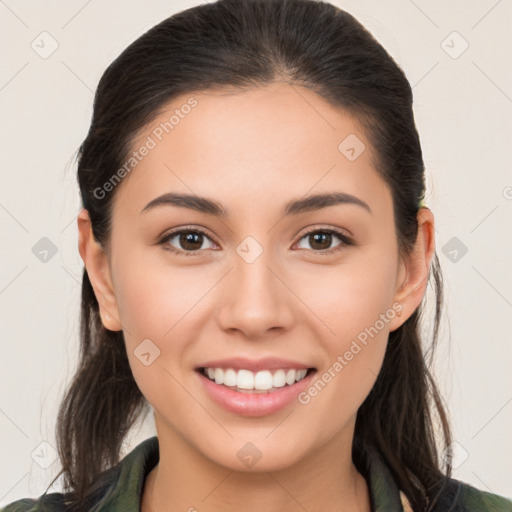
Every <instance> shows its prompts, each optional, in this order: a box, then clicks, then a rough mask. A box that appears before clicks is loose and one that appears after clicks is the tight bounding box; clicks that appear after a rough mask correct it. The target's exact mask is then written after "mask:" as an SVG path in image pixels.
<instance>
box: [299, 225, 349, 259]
mask: <svg viewBox="0 0 512 512" xmlns="http://www.w3.org/2000/svg"><path fill="white" fill-rule="evenodd" d="M336 238H337V239H338V240H340V241H341V243H338V244H337V245H335V246H334V247H332V246H331V244H332V243H333V241H335V240H336ZM300 240H301V241H302V240H306V242H307V243H308V244H309V247H299V248H300V249H312V250H313V252H319V253H323V254H330V253H332V252H335V251H337V250H340V249H343V248H344V247H345V246H348V245H352V244H353V242H352V240H351V239H350V238H349V237H348V236H347V235H345V234H344V233H341V232H339V231H337V230H334V229H316V230H315V231H309V232H308V233H306V234H305V235H303V236H302V238H301V239H300ZM300 243H301V242H300V241H299V244H300Z"/></svg>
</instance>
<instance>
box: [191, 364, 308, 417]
mask: <svg viewBox="0 0 512 512" xmlns="http://www.w3.org/2000/svg"><path fill="white" fill-rule="evenodd" d="M196 373H197V374H198V375H199V377H200V379H201V382H202V383H203V386H204V388H205V390H206V392H207V393H208V394H209V395H210V397H211V398H212V399H213V400H215V402H217V403H218V404H219V405H221V406H222V407H224V409H226V410H228V411H230V412H233V413H235V414H240V415H242V416H266V415H268V414H272V413H275V412H277V411H280V410H281V409H283V408H285V407H286V406H287V405H289V404H290V403H291V402H293V401H294V400H295V399H296V398H297V396H298V395H299V393H301V392H302V391H303V390H304V389H305V388H307V387H308V386H309V385H310V382H311V380H312V378H313V377H314V375H315V374H316V371H312V372H311V373H309V374H308V375H307V376H306V377H304V378H303V379H302V380H301V381H299V382H296V383H295V384H292V385H291V386H288V385H286V386H283V387H282V388H279V389H277V390H276V391H271V392H270V393H243V392H240V391H235V390H234V389H230V388H228V387H226V386H224V385H221V384H216V383H215V382H214V381H212V380H210V379H209V378H208V377H206V376H205V375H203V374H202V373H201V372H200V371H196Z"/></svg>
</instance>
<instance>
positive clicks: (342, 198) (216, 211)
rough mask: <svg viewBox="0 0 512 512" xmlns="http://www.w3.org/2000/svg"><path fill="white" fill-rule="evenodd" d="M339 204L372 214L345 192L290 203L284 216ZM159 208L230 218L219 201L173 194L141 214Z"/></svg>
mask: <svg viewBox="0 0 512 512" xmlns="http://www.w3.org/2000/svg"><path fill="white" fill-rule="evenodd" d="M337 204H351V205H356V206H360V207H362V208H363V209H365V210H367V211H368V212H369V213H370V214H372V210H371V208H370V207H369V206H368V204H367V203H365V202H364V201H363V200H362V199H359V198H358V197H356V196H353V195H351V194H346V193H344V192H332V193H324V194H314V195H310V196H307V197H304V198H301V199H298V200H293V201H290V202H288V203H287V204H286V205H285V206H284V208H283V212H282V216H283V217H284V216H287V215H298V214H300V213H304V212H310V211H314V210H320V209H322V208H327V207H329V206H334V205H337ZM158 206H175V207H181V208H188V209H190V210H194V211H197V212H199V213H206V214H208V215H213V216H215V217H222V218H226V217H228V216H229V212H228V210H226V209H224V207H223V206H222V205H221V204H220V203H218V202H217V201H214V200H212V199H208V198H206V197H200V196H196V195H192V194H176V193H173V192H169V193H167V194H163V195H161V196H158V197H156V198H155V199H153V200H152V201H150V202H149V203H148V204H147V205H146V206H145V207H144V208H143V209H142V211H141V214H142V213H144V212H147V211H149V210H151V209H153V208H156V207H158Z"/></svg>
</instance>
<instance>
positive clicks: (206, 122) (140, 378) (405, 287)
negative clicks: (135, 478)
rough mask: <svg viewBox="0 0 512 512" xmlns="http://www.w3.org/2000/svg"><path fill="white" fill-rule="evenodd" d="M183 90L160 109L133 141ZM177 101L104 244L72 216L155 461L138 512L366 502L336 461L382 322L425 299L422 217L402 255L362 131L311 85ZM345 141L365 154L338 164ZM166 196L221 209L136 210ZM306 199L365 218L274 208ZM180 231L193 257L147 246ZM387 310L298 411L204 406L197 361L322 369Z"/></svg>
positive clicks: (278, 85)
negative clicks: (140, 354)
mask: <svg viewBox="0 0 512 512" xmlns="http://www.w3.org/2000/svg"><path fill="white" fill-rule="evenodd" d="M190 96H191V95H188V96H183V97H181V98H176V99H175V100H174V101H173V102H172V103H170V104H169V108H168V110H166V111H165V112H164V113H162V114H161V115H160V116H159V117H158V118H157V119H155V121H154V122H153V123H151V125H150V126H148V127H147V129H146V130H145V131H144V133H142V134H140V137H139V139H138V140H137V141H135V143H134V145H133V147H134V148H137V147H140V144H141V141H144V140H145V139H146V137H147V136H148V135H150V134H151V133H152V131H153V130H154V128H155V127H157V126H158V125H159V123H161V122H163V121H166V120H168V119H169V116H170V115H171V114H172V112H173V110H174V109H175V108H179V106H180V105H183V104H184V103H185V102H186V101H187V99H188V98H189V97H190ZM193 97H194V98H195V99H196V100H197V102H198V104H197V106H196V107H195V108H194V109H193V110H192V111H191V112H190V113H189V114H188V115H187V116H185V117H184V118H183V119H181V120H180V122H179V124H177V125H176V126H175V127H174V129H173V130H172V132H170V133H169V134H167V135H166V136H165V137H163V139H162V141H160V142H159V143H158V145H157V146H156V147H155V148H153V149H152V150H151V151H150V152H149V154H148V155H147V156H146V157H145V158H144V159H143V160H142V161H141V162H140V163H139V164H138V165H137V166H136V168H135V169H134V170H133V171H132V172H131V173H130V174H129V175H128V176H127V177H126V178H125V179H124V180H123V182H122V183H121V184H120V185H118V189H117V190H116V191H115V192H116V197H115V201H114V207H113V223H112V226H113V230H112V238H111V240H110V242H111V243H110V245H109V246H108V249H105V250H104V248H102V247H101V246H100V245H99V244H98V243H97V242H96V241H95V240H94V238H93V236H92V232H91V229H90V222H89V220H88V215H87V211H86V210H82V211H81V212H80V214H79V217H78V228H79V250H80V254H81V256H82V259H83V261H84V264H85V266H86V268H87V271H88V274H89V277H90V279H91V283H92V285H93V288H94V290H95V293H96V296H97V298H98V301H99V303H100V307H101V315H102V321H103V323H104V326H105V327H106V328H107V329H110V330H120V329H123V331H124V336H125V340H126V347H127V353H128V357H129V361H130V365H131V368H132V372H133V375H134V378H135V380H136V382H137V385H138V386H139V388H140V389H141V391H142V393H143V394H144V396H145V397H146V399H147V400H148V401H149V403H150V404H151V405H152V406H153V408H154V411H155V424H156V429H157V434H158V438H159V442H160V462H159V464H158V465H157V466H156V468H155V469H154V470H153V471H152V472H151V473H150V475H149V477H148V479H147V480H146V485H145V488H144V495H143V501H142V510H143V511H144V512H149V511H155V510H159V511H167V510H169V511H170V510H189V509H192V510H193V507H195V509H197V510H200V511H201V512H203V511H206V512H208V511H214V510H223V511H228V512H229V511H234V510H240V509H242V507H243V510H245V511H249V512H250V511H253V510H254V511H256V510H258V511H259V510H267V511H270V512H273V511H282V510H287V511H292V512H294V511H299V510H300V511H303V510H304V509H306V510H308V511H311V512H313V511H320V510H322V511H327V510H328V511H331V510H337V511H347V512H348V511H369V510H370V503H369V496H368V488H367V485H366V481H365V480H364V478H363V477H362V475H360V474H359V473H358V472H357V470H356V468H355V466H354V465H353V463H352V459H351V446H352V440H353V433H354V424H355V418H356V414H357V410H358V408H359V406H360V405H361V404H362V402H363V401H364V399H365V398H366V396H367V395H368V393H369V392H370V390H371V388H372V386H373V384H374V383H375V380H376V378H377V375H378V373H379V371H380V368H381V365H382V361H383V357H384V353H385V349H386V344H387V339H388V334H389V332H390V331H392V330H394V329H396V328H398V327H399V326H400V325H401V324H402V323H403V322H405V320H406V319H407V318H408V317H409V316H410V315H411V314H412V313H413V312H414V310H415V309H416V308H417V307H418V305H419V304H420V302H421V299H422V298H423V295H424V293H425V289H426V284H427V276H428V269H429V265H430V261H431V259H432V256H433V253H434V244H435V242H434V218H433V215H432V212H431V211H430V210H428V209H427V208H421V209H420V210H419V212H418V222H419V231H418V237H417V241H416V245H415V248H414V250H413V251H412V253H411V254H410V255H409V256H407V257H406V258H401V257H400V256H399V252H398V245H397V239H396V232H395V226H394V221H393V204H392V198H391V193H390V191H389V189H388V187H387V185H386V184H385V182H384V181H383V180H382V179H381V178H380V176H379V175H378V174H377V172H376V171H375V169H374V167H373V164H372V161H373V158H374V156H375V155H373V154H372V150H371V147H370V143H369V141H368V139H367V137H366V135H365V133H364V132H363V131H362V129H361V128H360V127H359V125H358V123H357V120H356V119H355V118H353V117H351V116H350V115H348V114H347V113H346V112H344V111H342V110H341V109H339V108H335V107H333V106H331V105H330V104H329V103H327V102H326V101H325V100H324V99H323V98H321V97H320V96H318V95H316V94H315V93H314V92H312V91H311V90H309V89H306V88H303V87H299V86H291V85H289V84H287V83H283V82H275V83H273V84H270V85H267V86H264V87H258V88H255V89H251V90H247V91H244V92H240V91H237V92H233V91H226V90H224V91H217V92H201V93H195V94H193ZM349 134H355V135H356V136H357V137H358V138H359V139H360V140H361V141H362V142H363V143H364V144H365V146H366V150H365V151H363V153H362V154H361V155H360V156H359V157H358V158H357V159H355V160H354V161H350V160H349V159H347V158H346V156H345V155H344V154H343V153H342V152H340V151H339V150H338V145H339V144H340V142H341V141H343V140H344V139H345V137H347V136H348V135H349ZM171 191H172V192H179V193H189V194H196V195H198V196H206V197H208V198H211V199H214V200H215V201H217V202H219V203H221V204H222V205H223V207H224V208H226V209H227V210H228V212H229V216H228V217H226V218H224V219H220V218H216V217H214V216H212V215H208V214H205V213H199V212H195V211H192V210H188V209H186V208H183V207H173V206H162V207H157V208H154V209H151V210H149V211H146V212H145V213H141V210H142V209H143V208H144V206H145V205H146V204H147V203H148V202H149V201H151V200H152V199H154V198H155V197H157V196H159V195H161V194H163V193H165V192H171ZM321 192H345V193H349V194H352V195H354V196H356V197H358V198H359V199H361V200H363V201H365V202H366V203H367V204H368V205H369V206H370V208H371V212H368V211H366V210H365V209H364V208H362V207H360V206H357V205H351V204H340V205H334V206H329V207H327V208H323V209H320V210H316V211H309V212H305V213H301V214H299V215H291V216H287V217H283V216H282V213H281V212H282V209H283V205H284V204H285V203H287V202H288V201H291V200H295V199H300V198H302V197H303V196H305V195H310V194H315V193H321ZM181 227H184V228H187V229H193V228H194V227H198V228H202V229H203V230H205V231H206V232H207V234H208V236H206V237H202V238H201V237H200V238H199V241H198V242H196V244H195V245H194V246H186V245H185V246H184V245H183V244H181V245H180V239H179V237H174V238H173V239H171V240H168V241H167V242H166V245H167V246H171V247H174V248H176V249H181V250H182V251H186V250H188V251H189V252H193V248H194V247H197V248H198V249H197V250H195V253H196V255H195V256H187V255H180V254H175V253H172V252H170V251H168V250H166V249H165V248H164V246H163V245H159V244H158V241H159V240H160V239H161V238H162V236H163V235H164V234H167V233H169V232H170V231H171V229H173V228H181ZM313 228H315V229H317V230H318V231H322V229H323V230H325V229H338V230H341V231H342V232H344V233H346V234H347V235H348V236H349V237H350V238H352V239H353V242H354V244H353V245H344V244H343V242H342V241H341V240H340V239H338V238H337V236H335V235H333V237H332V239H331V240H330V241H329V240H327V241H324V242H321V243H319V242H317V243H316V244H315V240H314V239H312V237H308V236H306V237H304V234H305V233H307V232H308V231H310V230H311V229H313ZM199 236H200V235H199ZM248 236H251V237H253V238H254V239H255V240H256V241H257V242H258V244H259V245H260V246H261V248H262V250H263V252H262V254H261V255H260V256H259V257H258V258H256V259H255V261H253V262H252V263H248V262H247V261H245V260H244V259H243V258H242V257H240V256H239V254H238V253H237V252H236V249H237V247H238V246H239V245H240V244H241V242H242V241H243V240H244V239H245V238H246V237H248ZM189 247H192V249H190V248H189ZM336 247H338V249H339V250H337V251H335V252H334V253H333V254H322V252H324V253H325V250H324V248H325V249H328V248H336ZM393 304H395V308H397V305H398V307H399V308H400V307H401V314H400V316H397V315H394V316H393V318H391V319H389V321H388V322H384V327H383V328H381V330H380V331H379V332H378V334H377V335H375V336H374V337H373V338H370V339H369V342H368V344H367V345H366V346H364V348H363V349H362V350H361V351H360V352H359V353H358V354H357V355H355V356H354V358H353V359H352V360H351V361H350V362H349V363H348V364H347V365H346V366H345V367H344V368H343V370H342V371H340V372H338V373H337V374H336V377H335V378H333V379H332V380H331V382H329V383H328V384H327V385H326V386H325V387H324V389H323V390H322V391H321V392H320V393H318V394H317V396H315V397H312V398H311V400H310V401H309V403H307V404H305V405H303V404H300V403H299V402H298V401H293V402H292V403H291V404H290V405H289V406H287V407H286V408H284V409H283V410H280V411H278V412H277V413H274V414H271V415H267V416H260V417H255V418H248V417H242V416H240V415H236V414H234V413H231V412H228V411H226V410H225V409H223V408H222V407H220V406H219V405H217V404H216V403H215V402H213V401H212V400H211V399H210V398H209V396H208V395H207V394H206V392H205V390H204V389H203V386H202V382H201V381H200V378H199V377H198V375H197V373H196V372H195V371H194V368H195V366H196V365H198V364H199V363H201V362H203V361H206V360H209V359H220V358H227V357H233V356H242V357H247V358H250V359H260V358H263V357H266V356H274V357H283V358H291V359H294V360H298V361H301V362H303V363H306V364H307V365H308V366H312V367H315V368H317V370H318V373H319V374H322V373H323V372H324V371H327V369H328V368H329V367H332V366H333V364H334V363H335V361H336V360H337V357H338V355H340V354H344V353H345V352H346V351H347V350H349V348H350V346H351V343H352V341H353V340H354V339H355V338H356V337H357V335H358V334H359V333H361V332H362V331H363V330H364V329H365V328H366V327H370V326H373V325H375V324H376V321H377V320H378V319H379V315H381V314H383V313H385V312H386V311H387V310H390V309H392V308H393ZM395 311H396V309H395ZM107 315H108V318H107ZM389 316H390V315H388V317H389ZM148 338H149V339H150V340H152V342H153V343H154V344H155V345H156V346H157V347H158V348H159V349H160V356H159V357H158V358H156V359H155V360H154V361H153V362H152V364H151V365H149V366H145V365H143V364H141V362H140V361H139V359H138V358H137V357H136V356H135V354H134V350H135V349H136V348H137V346H138V345H139V344H140V343H141V341H142V340H144V339H148ZM247 442H251V443H253V444H254V445H256V446H257V448H258V449H259V450H260V452H261V453H262V457H261V459H260V460H259V461H258V462H257V463H256V464H254V465H253V466H252V467H250V468H247V467H245V466H244V465H243V464H242V463H241V461H240V460H239V459H238V457H237V452H238V451H239V450H240V449H241V448H242V447H243V446H244V445H245V444H246V443H247Z"/></svg>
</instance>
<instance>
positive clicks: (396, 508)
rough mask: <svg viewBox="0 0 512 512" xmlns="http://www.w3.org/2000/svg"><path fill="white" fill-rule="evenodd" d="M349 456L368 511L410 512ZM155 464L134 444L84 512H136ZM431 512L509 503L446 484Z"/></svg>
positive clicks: (26, 505) (371, 458)
mask: <svg viewBox="0 0 512 512" xmlns="http://www.w3.org/2000/svg"><path fill="white" fill-rule="evenodd" d="M354 446H355V447H356V446H357V445H354ZM354 455H355V458H354V463H355V464H356V466H357V467H358V469H359V470H360V471H361V473H362V474H363V476H364V477H365V478H366V481H367V483H368V487H369V491H370V499H371V506H372V512H410V511H411V510H412V509H411V508H410V506H409V504H408V501H407V498H406V497H405V495H404V494H403V493H402V492H401V491H400V489H399V488H398V486H397V484H396V482H395V480H394V479H393V477H392V475H391V472H390V470H389V469H388V467H387V466H386V464H385V463H384V460H383V459H382V457H381V456H380V455H379V453H378V452H377V451H375V450H373V449H368V448H364V449H362V448H359V449H356V450H355V452H354ZM158 459H159V451H158V438H157V437H156V436H155V437H151V438H149V439H146V440H145V441H143V442H142V443H140V444H139V445H138V446H136V447H135V448H134V449H133V450H132V451H131V452H130V453H129V454H127V455H126V457H124V459H123V460H121V462H120V463H119V464H117V465H116V466H114V467H113V468H111V469H110V470H109V471H108V475H107V478H106V480H105V481H104V482H103V483H102V484H101V485H99V486H98V490H97V492H96V494H95V496H94V497H93V499H92V502H91V503H90V505H88V508H87V510H90V511H91V512H118V511H119V512H140V502H141V497H142V490H143V487H144V482H145V479H146V476H147V475H148V473H149V472H150V471H151V470H152V469H153V468H154V467H155V466H156V464H157V463H158ZM65 503H66V495H65V494H63V493H51V494H46V495H43V496H41V497H39V499H37V500H34V499H28V498H25V499H22V500H18V501H15V502H13V503H10V504H9V505H7V506H6V507H5V508H3V509H2V511H0V512H43V511H45V512H58V511H65V510H66V507H65ZM199 509H200V507H199ZM199 509H198V510H199ZM433 512H512V501H511V500H509V499H506V498H504V497H501V496H498V495H496V494H491V493H488V492H484V491H480V490H478V489H476V488H475V487H472V486H470V485H468V484H465V483H463V482H460V481H458V480H454V479H450V480H449V483H448V484H447V486H446V487H445V490H444V492H443V494H442V497H441V499H440V500H439V505H438V506H436V507H435V509H434V511H433Z"/></svg>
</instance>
